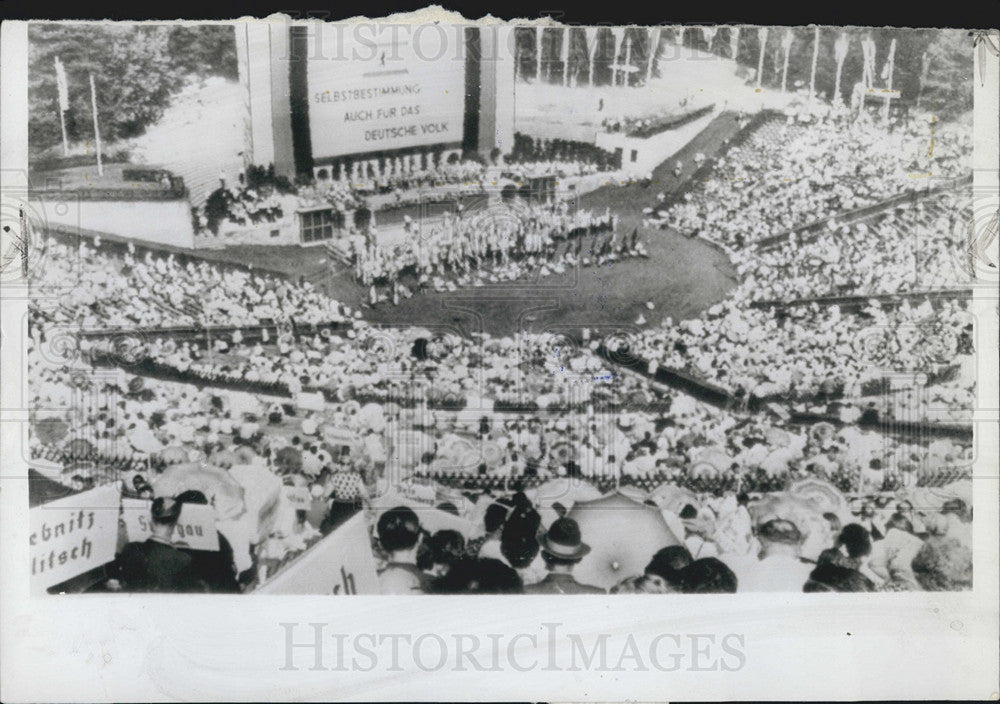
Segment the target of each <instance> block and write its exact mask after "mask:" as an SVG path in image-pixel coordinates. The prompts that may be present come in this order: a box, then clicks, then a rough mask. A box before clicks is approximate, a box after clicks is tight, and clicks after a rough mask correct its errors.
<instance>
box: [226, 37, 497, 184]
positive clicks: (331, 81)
mask: <svg viewBox="0 0 1000 704" xmlns="http://www.w3.org/2000/svg"><path fill="white" fill-rule="evenodd" d="M235 28H236V39H237V40H236V45H237V55H238V58H239V70H240V82H241V85H242V88H243V91H244V93H245V98H246V100H245V101H246V105H247V111H246V112H247V120H246V123H245V125H244V133H245V134H244V141H245V144H246V149H245V153H244V158H245V160H246V161H247V162H248V163H254V164H270V163H273V164H274V166H275V169H276V170H277V172H278V173H280V174H283V175H286V176H294V175H296V174H309V175H312V173H313V169H314V168H316V167H318V166H322V165H325V164H334V163H338V162H344V161H356V160H361V159H372V158H379V157H383V158H385V157H388V158H393V157H397V156H410V155H419V154H421V153H430V152H434V151H437V152H443V151H449V150H451V151H462V152H470V151H476V152H480V153H483V154H487V153H489V152H490V151H491V150H492V149H493V148H495V147H500V148H501V149H506V148H509V146H510V145H511V144H512V143H513V135H514V59H513V55H512V54H511V53H510V50H509V47H511V46H513V43H512V41H511V38H510V33H511V32H512V31H513V28H509V27H466V26H458V25H456V26H437V25H435V26H409V25H379V26H375V25H371V24H349V23H324V22H318V21H310V22H246V23H237V24H236V25H235Z"/></svg>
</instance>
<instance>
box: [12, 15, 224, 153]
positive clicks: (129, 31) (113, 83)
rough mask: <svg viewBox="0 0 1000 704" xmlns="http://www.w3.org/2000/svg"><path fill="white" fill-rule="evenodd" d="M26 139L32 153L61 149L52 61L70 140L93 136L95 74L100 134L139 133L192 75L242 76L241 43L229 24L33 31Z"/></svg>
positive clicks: (35, 26)
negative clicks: (61, 70)
mask: <svg viewBox="0 0 1000 704" xmlns="http://www.w3.org/2000/svg"><path fill="white" fill-rule="evenodd" d="M28 39H29V42H28V44H29V49H28V52H29V53H28V141H29V147H30V149H31V152H32V154H33V155H38V154H42V153H45V152H46V151H47V150H50V149H51V148H52V147H55V146H56V145H59V144H61V142H62V134H61V131H60V126H59V112H58V110H59V94H58V89H57V86H56V72H55V59H56V57H58V58H59V60H60V61H61V62H62V63H63V65H64V66H65V69H66V83H67V87H68V94H69V110H67V111H66V130H67V132H68V136H69V139H70V141H77V140H83V139H89V138H91V136H92V135H93V124H92V113H91V106H90V74H93V76H94V82H95V85H96V88H97V91H96V93H97V110H98V114H99V115H100V127H101V137H102V139H104V140H106V141H107V142H109V143H113V142H114V141H115V140H118V139H125V138H129V137H134V136H136V135H139V134H142V132H143V131H144V130H145V129H146V127H148V126H149V125H151V124H153V123H154V122H156V120H157V119H159V117H160V116H161V115H162V114H163V111H164V110H165V109H166V107H167V106H168V105H169V104H170V100H171V97H172V96H173V95H174V94H175V93H176V92H177V91H178V90H180V88H181V87H182V86H183V85H184V81H185V80H186V79H187V78H188V77H190V76H205V77H207V76H223V77H226V78H231V79H236V78H237V72H238V69H237V64H236V38H235V34H234V32H233V28H232V27H231V26H225V25H188V26H184V25H153V26H147V25H134V24H120V25H119V24H113V23H107V24H101V23H76V24H42V23H32V24H31V25H29V28H28Z"/></svg>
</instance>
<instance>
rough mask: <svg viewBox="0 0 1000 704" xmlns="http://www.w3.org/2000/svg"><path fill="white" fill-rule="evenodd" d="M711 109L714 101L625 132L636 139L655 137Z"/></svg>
mask: <svg viewBox="0 0 1000 704" xmlns="http://www.w3.org/2000/svg"><path fill="white" fill-rule="evenodd" d="M713 110H715V103H712V104H711V105H706V106H704V107H701V108H698V109H697V110H692V111H690V112H686V113H684V114H683V115H674V116H671V117H668V118H664V119H662V120H658V121H656V122H654V123H653V124H651V125H646V126H644V127H637V128H635V129H632V130H629V131H627V132H626V133H625V134H626V136H628V137H634V138H636V139H648V138H649V137H655V136H656V135H658V134H661V133H663V132H666V131H667V130H676V129H680V128H681V127H683V126H684V125H686V124H688V123H691V122H694V121H695V120H698V119H700V118H702V117H704V116H705V115H708V114H709V113H711V112H712V111H713Z"/></svg>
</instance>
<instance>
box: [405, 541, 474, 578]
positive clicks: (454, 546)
mask: <svg viewBox="0 0 1000 704" xmlns="http://www.w3.org/2000/svg"><path fill="white" fill-rule="evenodd" d="M422 546H423V547H426V550H423V551H421V552H420V553H418V556H417V567H419V568H420V569H421V570H423V571H424V572H427V573H428V574H429V575H430V576H431V577H443V576H444V575H446V574H448V571H449V570H450V569H451V567H452V565H454V564H455V563H456V562H458V561H459V560H460V559H461V558H462V557H463V556H464V554H465V538H463V537H462V534H461V533H459V532H458V531H457V530H439V531H438V532H436V533H435V534H434V535H432V536H431V537H430V539H429V540H428V541H427V542H425V543H423V544H422Z"/></svg>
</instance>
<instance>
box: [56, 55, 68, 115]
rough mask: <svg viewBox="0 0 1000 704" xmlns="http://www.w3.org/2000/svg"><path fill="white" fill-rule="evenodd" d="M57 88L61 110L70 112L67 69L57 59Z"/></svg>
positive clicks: (57, 58)
mask: <svg viewBox="0 0 1000 704" xmlns="http://www.w3.org/2000/svg"><path fill="white" fill-rule="evenodd" d="M56 88H57V89H58V90H59V109H60V110H62V111H63V112H66V111H67V110H69V87H68V86H67V85H66V69H64V68H63V65H62V61H60V60H59V57H58V56H57V57H56Z"/></svg>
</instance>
